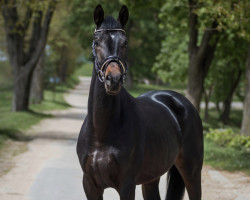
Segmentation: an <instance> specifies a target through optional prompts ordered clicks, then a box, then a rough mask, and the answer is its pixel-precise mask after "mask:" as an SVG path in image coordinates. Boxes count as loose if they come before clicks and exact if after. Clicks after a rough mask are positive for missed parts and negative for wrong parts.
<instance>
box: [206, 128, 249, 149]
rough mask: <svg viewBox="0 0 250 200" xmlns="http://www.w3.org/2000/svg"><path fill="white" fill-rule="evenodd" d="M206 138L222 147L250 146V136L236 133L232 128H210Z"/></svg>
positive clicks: (243, 147) (240, 147)
mask: <svg viewBox="0 0 250 200" xmlns="http://www.w3.org/2000/svg"><path fill="white" fill-rule="evenodd" d="M206 138H207V139H209V140H212V141H214V142H215V143H216V144H218V145H219V146H222V147H233V148H237V149H247V148H250V136H243V135H239V134H235V133H234V132H233V130H232V129H209V132H208V133H206Z"/></svg>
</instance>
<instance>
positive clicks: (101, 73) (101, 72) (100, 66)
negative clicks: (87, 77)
mask: <svg viewBox="0 0 250 200" xmlns="http://www.w3.org/2000/svg"><path fill="white" fill-rule="evenodd" d="M101 31H123V32H124V33H125V31H124V30H123V29H99V30H96V29H95V32H94V34H95V33H97V32H101ZM92 54H93V58H94V64H95V71H96V73H97V76H98V78H99V80H100V81H101V82H104V79H105V72H106V69H107V67H108V65H109V64H110V63H111V62H116V63H117V64H118V66H119V67H120V69H121V71H122V79H123V82H124V81H125V78H126V74H127V64H126V62H125V63H123V62H122V60H121V59H120V57H118V56H108V57H106V58H105V59H104V60H103V61H102V62H101V63H100V62H99V60H98V57H97V55H96V52H95V44H94V41H93V44H92Z"/></svg>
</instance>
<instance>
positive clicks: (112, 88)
mask: <svg viewBox="0 0 250 200" xmlns="http://www.w3.org/2000/svg"><path fill="white" fill-rule="evenodd" d="M104 76H105V78H104V83H105V89H106V92H107V94H108V95H117V94H118V93H119V92H120V90H121V87H122V84H123V79H124V77H123V74H122V71H121V68H120V66H119V63H117V62H110V63H109V64H108V66H107V68H106V70H105V74H104Z"/></svg>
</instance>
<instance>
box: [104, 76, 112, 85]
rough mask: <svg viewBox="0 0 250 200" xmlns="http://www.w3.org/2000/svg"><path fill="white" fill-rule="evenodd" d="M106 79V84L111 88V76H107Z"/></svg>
mask: <svg viewBox="0 0 250 200" xmlns="http://www.w3.org/2000/svg"><path fill="white" fill-rule="evenodd" d="M105 79H106V84H107V85H109V86H110V85H111V76H110V75H107V76H106V78H105Z"/></svg>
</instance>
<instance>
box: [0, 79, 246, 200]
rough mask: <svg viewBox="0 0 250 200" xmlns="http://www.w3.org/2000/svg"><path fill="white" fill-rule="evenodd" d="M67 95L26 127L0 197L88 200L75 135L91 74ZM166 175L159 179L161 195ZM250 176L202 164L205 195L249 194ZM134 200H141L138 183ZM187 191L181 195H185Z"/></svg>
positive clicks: (114, 198) (238, 199)
mask: <svg viewBox="0 0 250 200" xmlns="http://www.w3.org/2000/svg"><path fill="white" fill-rule="evenodd" d="M80 80H81V84H80V85H79V86H77V87H76V88H75V89H74V90H72V91H70V93H69V94H68V95H66V96H65V98H66V100H67V102H68V103H69V104H71V105H72V108H70V109H68V110H64V111H53V112H51V114H53V115H54V116H55V118H50V119H45V120H43V121H41V123H39V124H38V125H36V126H34V127H33V128H32V129H31V130H30V131H29V132H30V134H33V133H36V134H35V135H36V137H35V139H34V140H32V141H31V142H29V143H28V151H27V152H25V153H23V154H20V155H19V156H17V157H15V166H14V167H13V168H12V169H11V170H10V171H9V172H8V173H7V174H5V175H4V176H2V177H0V199H1V200H86V196H85V194H84V192H83V188H82V184H81V179H82V171H81V169H80V165H79V163H78V159H77V156H76V151H75V147H76V140H77V136H78V133H79V130H80V127H81V124H82V122H83V120H84V118H85V116H86V113H87V98H88V97H87V95H88V89H89V83H90V79H89V78H84V77H81V78H80ZM165 180H166V176H163V177H162V179H161V182H160V194H161V197H162V199H164V196H165V188H166V184H165ZM249 183H250V178H249V177H245V176H244V174H240V173H234V174H233V173H228V172H223V171H220V172H219V171H217V170H214V169H212V168H210V167H207V166H205V167H204V168H203V199H205V200H214V199H220V200H243V199H244V200H247V199H250V196H249V191H250V185H249ZM118 199H119V196H118V194H117V192H116V191H115V190H113V189H107V190H105V192H104V200H118ZM135 199H136V200H143V198H142V195H141V188H140V186H137V188H136V198H135ZM187 199H188V198H187V195H186V196H185V200H187Z"/></svg>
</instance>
